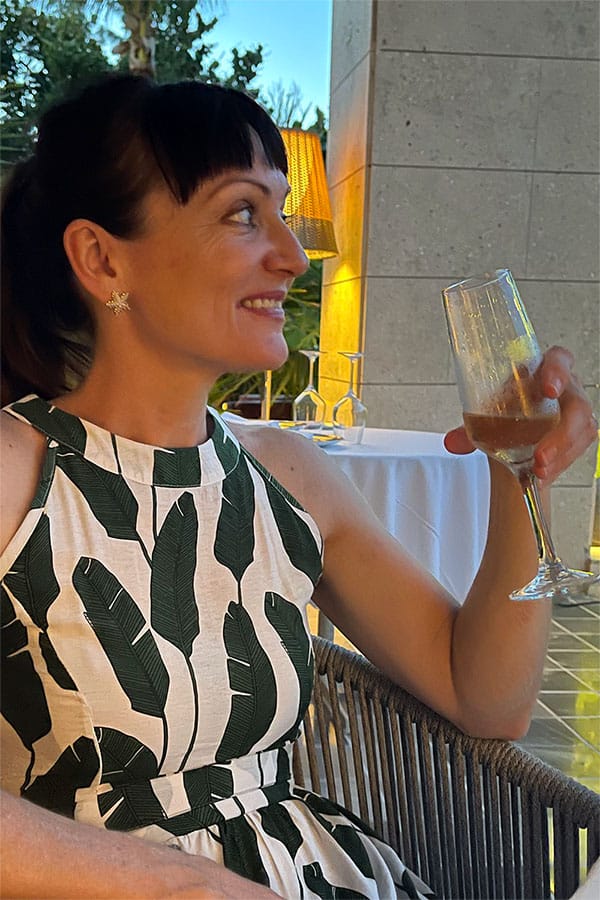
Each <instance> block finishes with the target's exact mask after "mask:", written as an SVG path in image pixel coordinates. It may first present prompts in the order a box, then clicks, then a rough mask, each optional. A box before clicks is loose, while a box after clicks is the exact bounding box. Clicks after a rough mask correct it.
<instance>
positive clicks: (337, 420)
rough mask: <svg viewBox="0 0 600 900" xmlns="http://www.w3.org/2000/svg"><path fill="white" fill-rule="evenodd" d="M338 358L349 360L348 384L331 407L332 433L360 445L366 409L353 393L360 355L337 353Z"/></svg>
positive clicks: (361, 355)
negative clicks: (344, 391) (341, 395)
mask: <svg viewBox="0 0 600 900" xmlns="http://www.w3.org/2000/svg"><path fill="white" fill-rule="evenodd" d="M339 353H340V356H345V357H346V359H349V360H350V382H349V384H348V390H347V391H346V393H345V394H344V396H343V397H341V398H340V399H339V400H338V402H337V403H336V404H335V406H334V407H333V433H334V434H335V436H336V437H339V438H343V440H345V441H349V442H350V443H352V444H360V442H361V441H362V439H363V433H364V430H365V425H366V424H367V407H366V406H365V404H364V403H363V402H362V401H361V400H360V398H359V397H358V394H357V393H356V391H355V389H354V388H355V385H356V384H357V372H358V361H359V359H362V357H363V355H364V354H362V353H346V352H344V351H343V350H340V351H339Z"/></svg>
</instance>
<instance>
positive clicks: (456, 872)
mask: <svg viewBox="0 0 600 900" xmlns="http://www.w3.org/2000/svg"><path fill="white" fill-rule="evenodd" d="M313 641H314V650H315V657H316V663H315V690H314V694H313V702H312V703H311V706H310V707H309V710H308V712H307V714H306V717H305V720H304V727H303V733H302V735H301V737H300V738H299V740H298V741H297V743H296V745H295V748H294V777H295V780H296V783H297V784H299V785H301V786H303V787H306V788H308V789H310V790H314V791H315V792H317V793H321V794H323V793H324V794H326V795H327V796H329V797H330V799H332V800H334V801H335V802H338V803H340V804H341V805H343V806H344V807H346V808H347V809H349V810H351V811H352V812H354V813H355V814H356V815H358V816H360V818H361V819H363V820H364V821H365V822H367V823H368V824H369V825H370V826H371V827H372V828H373V829H374V831H375V832H376V833H377V834H378V835H379V836H381V837H382V838H383V839H384V840H385V841H387V842H388V843H389V844H391V845H392V846H393V847H394V848H395V849H396V850H397V852H398V854H399V855H400V857H401V858H402V860H403V861H404V862H405V863H406V865H408V866H409V867H410V868H411V869H413V870H414V871H415V872H416V873H417V874H419V875H420V877H421V878H422V879H423V880H424V881H426V882H427V883H428V884H429V885H430V886H431V888H432V889H433V890H434V891H435V893H436V896H438V897H447V898H454V900H456V898H461V900H462V898H471V897H474V898H483V897H485V898H507V900H509V898H510V900H517V898H526V900H532V898H536V900H537V898H542V897H556V898H568V897H571V895H572V894H573V892H574V891H575V890H576V888H577V886H578V884H579V881H580V879H581V880H583V878H584V877H585V874H586V872H587V870H588V869H589V868H590V867H591V865H592V863H593V862H594V861H595V859H596V858H597V857H598V856H599V855H600V797H599V796H598V795H596V794H595V793H593V792H592V791H590V790H588V789H587V788H585V787H583V785H580V784H578V783H577V782H576V781H575V780H573V779H571V778H569V777H567V776H566V775H564V774H562V773H561V772H559V771H558V770H556V769H554V768H552V767H551V766H548V765H547V764H546V763H544V762H542V761H541V760H539V759H536V758H535V757H533V756H531V755H530V754H529V753H526V752H525V751H524V750H522V749H520V748H519V747H517V746H515V745H513V744H511V743H509V742H506V741H499V740H484V739H480V738H472V737H468V736H467V735H465V734H463V733H462V732H461V731H459V730H458V729H457V728H456V727H455V726H453V725H452V724H451V723H450V722H448V721H446V720H445V719H442V718H441V717H440V716H438V715H437V714H436V713H434V712H433V711H432V710H430V709H428V708H427V707H426V706H424V705H423V704H422V703H420V702H419V701H418V700H416V699H415V698H414V697H412V696H411V695H410V694H407V693H406V692H405V691H403V690H402V689H401V688H399V687H397V686H396V685H394V684H393V683H392V682H390V681H389V680H388V679H387V678H386V677H385V676H384V675H382V673H380V672H379V671H378V670H377V669H376V668H375V667H374V666H372V665H371V664H370V663H369V662H368V661H367V660H365V659H364V658H363V657H361V656H359V655H358V654H356V653H352V652H350V651H349V650H346V649H344V648H342V647H339V646H337V645H335V644H332V643H330V642H329V641H326V640H324V639H323V638H320V637H314V638H313ZM323 781H324V782H325V786H323Z"/></svg>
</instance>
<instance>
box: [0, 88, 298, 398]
mask: <svg viewBox="0 0 600 900" xmlns="http://www.w3.org/2000/svg"><path fill="white" fill-rule="evenodd" d="M253 136H258V138H259V140H260V142H261V144H262V147H263V150H264V154H265V157H266V160H267V162H268V164H269V165H271V166H273V168H277V169H280V170H281V171H282V172H283V173H284V174H287V161H286V156H285V148H284V145H283V141H282V139H281V135H280V134H279V131H278V130H277V128H276V126H275V125H274V124H273V122H272V121H271V119H270V117H269V116H268V115H267V113H266V112H265V111H264V110H263V109H262V108H261V107H260V106H259V105H258V104H257V103H256V102H255V101H254V100H252V99H251V98H250V97H248V96H246V95H245V94H243V93H241V92H239V91H234V90H231V89H228V88H223V87H220V86H217V85H207V84H203V83H201V82H180V83H177V84H163V85H157V84H155V83H153V82H151V81H149V80H148V79H146V78H142V77H138V76H132V75H117V76H111V75H109V76H106V77H105V78H103V79H102V80H101V81H99V82H96V83H94V84H92V85H89V86H87V87H86V88H84V89H83V90H82V91H80V92H79V93H78V94H77V95H76V96H73V97H71V98H68V99H66V100H65V101H63V102H62V103H59V104H57V105H56V106H54V107H52V108H51V109H50V110H49V111H48V112H46V113H45V115H44V116H43V117H42V118H41V120H40V123H39V131H38V138H37V142H36V147H35V151H34V153H33V155H32V156H31V157H29V158H28V159H26V160H23V161H22V162H20V163H17V164H16V165H15V166H14V168H13V169H12V171H11V172H10V174H9V177H8V180H7V183H6V187H5V189H4V191H3V203H2V355H3V370H2V403H3V404H5V403H7V402H10V401H11V400H14V399H16V398H17V397H19V396H22V395H23V394H25V393H29V392H35V393H38V394H40V396H43V397H46V398H50V397H53V396H56V395H58V394H60V393H64V391H65V390H69V389H70V388H71V387H73V385H74V384H75V383H77V382H78V381H79V380H80V378H81V377H82V375H83V374H84V373H85V371H86V369H87V367H88V366H89V362H90V359H91V355H92V352H93V338H94V335H93V322H92V320H91V316H90V314H89V312H88V310H87V308H86V306H85V304H84V303H83V302H82V300H81V298H80V296H79V293H78V291H77V288H76V285H75V282H74V277H73V274H72V272H71V268H70V266H69V263H68V260H67V257H66V254H65V252H64V249H63V234H64V230H65V228H66V227H67V225H68V224H69V222H71V221H73V219H75V218H86V219H90V220H91V221H93V222H96V223H97V224H98V225H101V226H102V227H103V228H105V229H106V230H107V231H109V232H110V233H111V234H114V235H117V236H118V237H121V238H127V237H134V236H135V235H136V234H138V233H139V231H140V229H141V227H142V224H143V223H142V218H141V209H142V203H143V200H144V198H145V197H146V195H147V193H148V191H149V190H150V189H151V188H152V187H154V186H155V185H156V184H158V183H160V182H161V181H162V183H164V184H166V186H167V187H168V189H169V190H170V191H171V193H172V195H173V197H174V198H175V199H176V201H177V202H178V203H180V204H182V205H185V204H186V203H187V202H188V200H189V199H190V197H191V195H192V194H193V192H194V190H195V189H196V188H197V187H198V185H199V184H200V183H201V182H202V181H203V180H205V179H207V178H210V177H213V176H215V175H218V174H220V173H221V172H223V171H225V170H227V169H229V168H241V169H248V168H251V166H252V164H253Z"/></svg>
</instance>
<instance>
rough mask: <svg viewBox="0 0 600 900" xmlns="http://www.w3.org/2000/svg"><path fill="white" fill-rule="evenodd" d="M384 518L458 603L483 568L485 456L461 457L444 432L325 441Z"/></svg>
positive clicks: (381, 432) (375, 432)
mask: <svg viewBox="0 0 600 900" xmlns="http://www.w3.org/2000/svg"><path fill="white" fill-rule="evenodd" d="M320 446H321V447H323V448H324V449H325V451H326V452H327V454H328V456H330V457H331V458H332V459H334V460H335V462H336V463H337V464H338V465H339V466H340V468H341V469H343V471H344V472H345V473H346V475H347V476H348V477H349V478H350V480H351V481H352V482H353V483H354V485H355V486H356V487H357V488H358V489H359V490H360V491H361V493H362V494H363V496H364V497H365V498H366V500H367V501H368V502H369V504H370V505H371V507H372V508H373V510H374V511H375V513H376V514H377V516H378V517H379V519H380V521H381V522H382V523H383V524H384V525H385V527H386V528H387V530H388V531H389V532H391V534H393V535H394V536H395V537H396V538H397V539H398V540H399V541H400V543H401V544H402V545H403V546H404V547H405V548H406V550H408V551H409V553H411V554H412V556H414V557H415V558H416V559H417V560H418V561H419V562H420V563H421V565H422V566H423V567H424V568H426V569H427V570H428V571H429V572H431V573H432V574H433V575H434V576H435V577H436V578H437V579H438V580H439V581H440V582H441V583H442V584H443V585H444V587H446V588H447V589H448V590H449V591H450V592H451V593H452V594H453V595H454V596H455V597H456V599H457V600H460V601H461V602H462V600H464V598H465V596H466V594H467V591H468V589H469V587H470V586H471V583H472V581H473V578H474V576H475V573H476V572H477V569H478V567H479V563H480V561H481V556H482V553H483V547H484V543H485V538H486V533H487V521H488V510H489V469H488V463H487V459H486V457H485V456H484V454H483V453H480V452H479V451H476V452H475V453H471V454H469V455H467V456H455V455H454V454H451V453H448V452H447V451H446V450H445V449H444V445H443V435H441V434H433V433H430V432H423V431H399V430H392V429H387V428H366V429H365V433H364V437H363V441H362V443H361V444H358V445H353V444H346V443H344V442H343V441H340V442H339V443H337V444H320Z"/></svg>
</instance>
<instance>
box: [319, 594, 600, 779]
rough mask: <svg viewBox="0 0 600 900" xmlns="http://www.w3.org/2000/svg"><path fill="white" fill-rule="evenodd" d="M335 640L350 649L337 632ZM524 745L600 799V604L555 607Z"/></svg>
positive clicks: (521, 742)
mask: <svg viewBox="0 0 600 900" xmlns="http://www.w3.org/2000/svg"><path fill="white" fill-rule="evenodd" d="M309 610H310V613H309V620H310V624H311V629H312V630H313V631H316V625H317V614H316V610H315V609H314V607H309ZM335 640H336V641H339V642H340V643H341V644H343V645H345V646H349V647H351V646H352V645H350V644H348V642H347V641H345V639H344V637H343V635H341V634H340V633H339V632H337V631H336V634H335ZM520 744H521V745H522V746H523V747H525V748H526V749H527V750H529V752H530V753H533V754H534V755H535V756H539V757H540V758H541V759H543V760H545V762H547V763H550V765H552V766H555V767H556V768H557V769H560V770H561V771H562V772H565V774H567V775H571V776H572V777H573V778H575V779H577V781H579V782H581V783H582V784H585V785H586V786H587V787H589V788H591V789H592V790H594V791H596V792H597V793H600V604H596V605H594V606H577V607H558V606H557V607H555V609H554V616H553V621H552V631H551V636H550V644H549V647H548V656H547V661H546V666H545V669H544V680H543V684H542V688H541V691H540V695H539V699H538V701H537V703H536V709H535V713H534V718H533V721H532V723H531V727H530V729H529V732H528V734H527V736H526V737H525V738H524V739H523V740H522V741H520Z"/></svg>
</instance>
